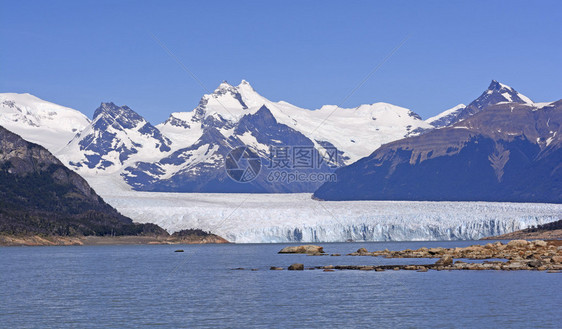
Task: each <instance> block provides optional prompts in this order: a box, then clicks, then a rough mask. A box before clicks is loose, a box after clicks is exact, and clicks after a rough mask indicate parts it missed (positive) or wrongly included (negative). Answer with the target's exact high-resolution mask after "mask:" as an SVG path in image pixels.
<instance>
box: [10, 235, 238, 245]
mask: <svg viewBox="0 0 562 329" xmlns="http://www.w3.org/2000/svg"><path fill="white" fill-rule="evenodd" d="M207 243H230V242H228V241H227V240H226V239H224V238H222V237H220V236H218V235H214V234H210V235H206V236H195V235H194V236H181V237H178V236H173V235H172V236H142V235H139V236H136V235H135V236H129V235H126V236H75V237H65V236H40V235H30V236H13V235H0V246H10V247H15V246H101V245H144V244H207Z"/></svg>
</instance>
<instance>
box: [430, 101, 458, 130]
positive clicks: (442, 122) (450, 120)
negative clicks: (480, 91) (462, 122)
mask: <svg viewBox="0 0 562 329" xmlns="http://www.w3.org/2000/svg"><path fill="white" fill-rule="evenodd" d="M464 109H466V105H464V104H459V105H457V106H455V107H452V108H450V109H448V110H445V111H443V112H441V113H439V114H437V115H436V116H433V117H431V118H429V119H426V120H425V122H426V123H429V124H430V125H432V126H433V127H435V128H441V127H447V126H450V125H452V124H454V123H456V120H457V117H458V115H459V114H460V113H461V112H462V111H464Z"/></svg>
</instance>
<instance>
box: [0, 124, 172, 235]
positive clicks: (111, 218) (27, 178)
mask: <svg viewBox="0 0 562 329" xmlns="http://www.w3.org/2000/svg"><path fill="white" fill-rule="evenodd" d="M0 234H11V235H29V234H44V235H61V236H71V235H139V234H162V235H167V232H166V231H164V230H163V229H162V228H160V227H159V226H157V225H154V224H135V223H133V222H132V220H131V219H130V218H128V217H125V216H123V215H121V214H120V213H118V212H117V211H116V210H115V209H114V208H112V207H111V206H110V205H108V204H107V203H105V202H104V201H103V200H102V198H101V197H99V196H98V195H97V194H96V193H95V191H94V190H93V189H92V188H91V187H90V186H89V185H88V183H87V182H86V181H85V180H84V179H83V178H82V177H80V176H79V175H78V174H76V173H74V172H73V171H71V170H69V169H68V168H66V167H65V166H64V165H62V163H61V162H60V161H59V160H58V159H57V158H55V157H54V156H53V155H52V154H51V153H50V152H49V151H47V150H46V149H45V148H43V147H41V146H39V145H36V144H33V143H29V142H27V141H25V140H24V139H22V138H21V137H20V136H18V135H16V134H14V133H11V132H10V131H8V130H6V129H4V128H3V127H0Z"/></svg>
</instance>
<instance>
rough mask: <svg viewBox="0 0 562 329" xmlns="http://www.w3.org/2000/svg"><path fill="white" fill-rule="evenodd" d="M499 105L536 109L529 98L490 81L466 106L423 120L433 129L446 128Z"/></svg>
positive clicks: (504, 85) (460, 105)
mask: <svg viewBox="0 0 562 329" xmlns="http://www.w3.org/2000/svg"><path fill="white" fill-rule="evenodd" d="M501 103H519V104H525V105H529V106H534V107H536V104H535V103H533V101H532V100H531V99H530V98H529V97H527V96H525V95H523V94H521V93H519V92H517V91H516V90H515V89H513V88H512V87H510V86H508V85H506V84H503V83H501V82H498V81H496V80H492V82H491V83H490V85H489V86H488V89H486V90H485V91H484V92H483V93H482V94H481V95H480V96H479V97H478V98H476V99H475V100H474V101H472V102H471V103H470V104H468V105H467V106H464V105H463V104H459V105H457V106H455V107H453V108H451V109H448V110H446V111H444V112H442V113H440V114H438V115H436V116H434V117H431V118H429V119H427V120H425V122H427V123H429V124H431V125H432V126H434V127H435V128H441V127H447V126H451V125H453V124H455V123H457V122H459V121H462V120H464V119H466V118H468V117H470V116H472V115H474V114H476V113H478V112H480V111H482V110H483V109H484V108H487V107H488V106H490V105H494V104H501Z"/></svg>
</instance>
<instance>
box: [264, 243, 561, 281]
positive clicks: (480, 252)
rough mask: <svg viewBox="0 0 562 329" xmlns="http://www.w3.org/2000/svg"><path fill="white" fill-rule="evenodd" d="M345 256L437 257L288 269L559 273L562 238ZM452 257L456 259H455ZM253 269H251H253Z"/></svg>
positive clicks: (315, 252) (318, 250)
mask: <svg viewBox="0 0 562 329" xmlns="http://www.w3.org/2000/svg"><path fill="white" fill-rule="evenodd" d="M279 253H295V254H299V253H300V254H307V255H309V256H341V255H340V254H327V253H324V251H323V248H322V247H320V246H313V245H306V246H296V247H287V248H284V249H282V250H281V251H280V252H279ZM347 256H371V257H384V258H437V259H438V260H437V261H436V262H435V263H433V264H423V265H420V264H411V265H326V266H315V267H308V268H306V267H305V266H304V264H300V263H295V264H292V265H291V266H289V267H288V268H287V269H288V270H304V269H308V270H315V269H321V270H324V271H326V272H332V271H335V270H361V271H386V270H395V271H398V270H411V271H418V272H427V271H428V270H437V271H444V270H448V271H450V270H496V271H516V270H533V271H547V272H549V273H559V272H561V271H562V241H561V240H552V241H543V240H536V241H527V240H513V241H510V242H508V243H505V244H504V243H502V242H499V241H498V242H495V243H488V244H486V245H472V246H468V247H464V248H419V249H415V250H411V249H406V250H400V251H391V250H388V249H385V250H379V251H372V252H369V251H368V250H367V249H365V248H360V249H358V250H357V251H355V252H352V253H350V254H347ZM455 259H456V260H455ZM462 259H465V260H473V261H474V260H483V262H466V261H463V260H462ZM270 269H271V270H283V269H284V268H283V267H278V266H272V267H271V268H270ZM254 270H255V269H254Z"/></svg>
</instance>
